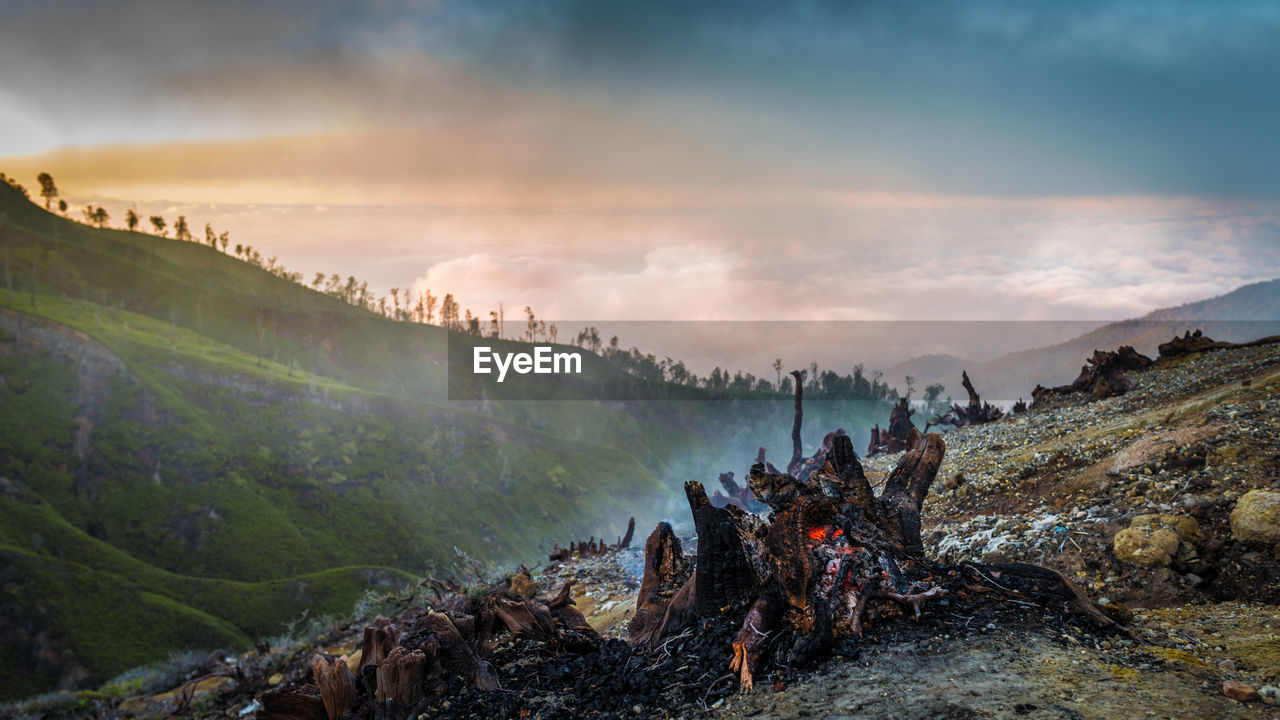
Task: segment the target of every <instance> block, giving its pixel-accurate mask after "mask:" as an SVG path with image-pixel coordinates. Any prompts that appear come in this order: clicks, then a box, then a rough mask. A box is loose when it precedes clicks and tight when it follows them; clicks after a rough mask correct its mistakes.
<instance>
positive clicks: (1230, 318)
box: [885, 278, 1280, 404]
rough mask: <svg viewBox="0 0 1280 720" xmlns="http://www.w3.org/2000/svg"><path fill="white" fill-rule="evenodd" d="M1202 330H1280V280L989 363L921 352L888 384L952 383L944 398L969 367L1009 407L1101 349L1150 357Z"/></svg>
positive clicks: (1072, 373)
mask: <svg viewBox="0 0 1280 720" xmlns="http://www.w3.org/2000/svg"><path fill="white" fill-rule="evenodd" d="M1194 329H1200V330H1203V331H1204V333H1205V334H1206V335H1208V336H1209V337H1212V338H1213V339H1215V340H1226V341H1229V342H1245V341H1248V340H1254V339H1256V338H1259V337H1264V336H1267V335H1275V334H1278V333H1280V278H1277V279H1275V280H1267V281H1263V282H1256V283H1251V284H1249V285H1244V286H1241V287H1239V288H1236V289H1235V290H1232V291H1231V292H1228V293H1225V294H1223V295H1219V296H1217V297H1212V298H1208V299H1206V300H1200V301H1197V302H1192V303H1186V304H1184V305H1179V306H1177V307H1171V308H1161V309H1158V310H1153V311H1151V312H1149V313H1147V314H1146V315H1144V316H1142V317H1141V318H1136V319H1132V320H1121V321H1119V322H1114V323H1110V324H1107V325H1104V326H1102V327H1100V328H1097V329H1096V330H1092V331H1090V332H1087V333H1085V334H1083V335H1080V336H1079V337H1075V338H1072V339H1070V340H1067V341H1065V342H1061V343H1058V344H1055V345H1050V346H1047V347H1040V348H1031V349H1027V350H1021V351H1018V352H1013V353H1008V354H1005V355H1001V356H1000V357H997V358H994V359H992V360H988V361H985V362H980V361H974V360H965V359H964V358H958V357H955V356H952V355H923V356H920V357H915V358H911V359H909V360H905V361H903V362H900V363H897V364H896V365H894V366H892V367H891V368H889V369H888V370H886V371H885V376H886V377H888V378H889V379H890V382H894V381H900V380H901V378H903V377H905V376H907V375H910V376H911V377H912V378H913V380H914V381H915V382H914V384H915V387H917V388H923V387H925V386H927V385H930V384H932V383H942V385H943V386H945V387H946V391H945V392H944V393H943V395H944V396H945V395H948V394H949V395H951V397H952V398H956V399H962V398H964V397H966V395H965V391H964V389H963V388H962V387H961V385H960V372H961V370H967V371H968V372H969V377H970V378H972V380H973V383H974V385H975V387H976V388H977V390H978V393H979V394H981V395H982V397H983V399H984V400H989V401H990V402H993V403H1000V404H1010V403H1012V402H1014V401H1016V400H1018V399H1019V398H1022V399H1026V400H1030V398H1031V390H1032V388H1034V387H1035V386H1036V385H1037V384H1039V385H1060V384H1065V383H1068V382H1071V381H1072V380H1073V379H1075V377H1076V375H1077V374H1079V372H1080V368H1081V366H1083V365H1084V363H1085V358H1086V357H1088V356H1089V354H1090V353H1092V352H1093V351H1094V350H1095V349H1098V350H1114V349H1115V348H1117V347H1119V346H1121V345H1132V346H1133V347H1134V348H1135V349H1136V350H1137V351H1138V352H1140V353H1143V354H1145V355H1149V356H1151V357H1155V356H1156V354H1157V353H1158V347H1159V345H1160V343H1162V342H1166V341H1167V340H1169V338H1171V337H1173V336H1174V335H1175V334H1181V333H1183V332H1184V331H1186V330H1194Z"/></svg>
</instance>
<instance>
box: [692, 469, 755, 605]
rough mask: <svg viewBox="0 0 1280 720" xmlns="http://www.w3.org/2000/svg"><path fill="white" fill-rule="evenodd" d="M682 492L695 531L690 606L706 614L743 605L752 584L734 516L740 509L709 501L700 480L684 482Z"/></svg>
mask: <svg viewBox="0 0 1280 720" xmlns="http://www.w3.org/2000/svg"><path fill="white" fill-rule="evenodd" d="M684 492H685V497H687V498H688V500H689V509H690V510H691V511H692V512H693V525H694V528H695V529H696V531H697V533H698V558H697V568H698V592H697V595H696V596H695V598H694V610H695V611H696V612H697V613H698V614H699V615H701V616H703V617H707V616H710V615H713V614H715V613H717V612H719V611H720V610H721V609H722V608H725V607H737V606H740V605H745V604H746V603H748V602H750V601H751V600H752V598H753V597H754V595H755V592H756V587H755V583H754V578H755V572H754V571H753V570H752V569H751V566H750V565H749V564H748V562H747V556H746V551H745V550H744V549H743V547H742V539H741V537H740V535H739V532H738V527H739V524H738V522H737V520H736V517H735V513H741V511H740V510H738V509H737V508H727V507H725V508H718V507H715V506H714V505H712V504H711V500H710V499H709V498H708V497H707V492H706V490H705V489H704V488H703V487H702V483H700V482H697V481H690V482H687V483H685V484H684Z"/></svg>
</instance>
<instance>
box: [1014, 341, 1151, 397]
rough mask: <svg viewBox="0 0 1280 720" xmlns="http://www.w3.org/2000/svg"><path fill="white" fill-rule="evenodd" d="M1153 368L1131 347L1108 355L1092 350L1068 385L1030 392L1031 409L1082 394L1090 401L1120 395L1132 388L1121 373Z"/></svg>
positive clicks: (1128, 346)
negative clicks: (1078, 372) (1060, 398)
mask: <svg viewBox="0 0 1280 720" xmlns="http://www.w3.org/2000/svg"><path fill="white" fill-rule="evenodd" d="M1152 364H1153V361H1152V360H1151V358H1149V357H1147V356H1146V355H1143V354H1141V353H1139V352H1138V351H1137V350H1134V349H1133V346H1132V345H1122V346H1120V348H1119V349H1117V350H1112V351H1110V352H1108V351H1103V350H1094V351H1093V355H1092V356H1091V357H1090V358H1089V360H1088V363H1087V364H1085V366H1084V367H1082V368H1080V375H1079V376H1078V377H1077V378H1076V379H1075V380H1074V381H1073V382H1072V383H1071V384H1070V385H1059V386H1058V387H1053V388H1046V387H1044V386H1042V385H1037V386H1036V387H1035V389H1034V390H1032V391H1031V407H1032V408H1033V409H1034V408H1037V407H1043V406H1044V405H1045V404H1046V403H1047V402H1048V401H1049V400H1050V399H1051V398H1053V397H1057V396H1062V395H1070V394H1073V393H1086V394H1088V396H1089V398H1090V399H1091V400H1102V399H1104V398H1109V397H1114V396H1116V395H1123V394H1125V393H1127V392H1129V391H1130V390H1132V389H1133V388H1134V382H1133V380H1131V379H1130V378H1129V377H1128V375H1126V374H1125V373H1127V372H1129V371H1131V370H1145V369H1147V368H1149V367H1151V365H1152Z"/></svg>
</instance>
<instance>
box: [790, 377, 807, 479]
mask: <svg viewBox="0 0 1280 720" xmlns="http://www.w3.org/2000/svg"><path fill="white" fill-rule="evenodd" d="M791 376H792V377H794V378H795V379H796V419H795V422H794V423H792V425H791V462H789V463H787V470H788V471H789V472H795V467H796V466H797V465H799V464H800V462H801V461H802V460H803V459H804V447H803V445H801V443H800V425H801V423H803V422H804V406H803V404H802V402H801V401H802V400H803V398H804V373H802V372H801V371H799V370H792V371H791Z"/></svg>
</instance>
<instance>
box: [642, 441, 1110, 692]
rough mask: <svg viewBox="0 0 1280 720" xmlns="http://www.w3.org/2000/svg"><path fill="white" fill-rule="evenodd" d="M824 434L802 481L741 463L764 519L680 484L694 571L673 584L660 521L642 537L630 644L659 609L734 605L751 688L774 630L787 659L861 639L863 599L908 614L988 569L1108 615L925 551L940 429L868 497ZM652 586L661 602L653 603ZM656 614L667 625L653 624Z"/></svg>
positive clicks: (1030, 571)
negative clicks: (641, 571)
mask: <svg viewBox="0 0 1280 720" xmlns="http://www.w3.org/2000/svg"><path fill="white" fill-rule="evenodd" d="M916 434H917V435H918V434H919V433H918V431H917V433H916ZM831 437H832V440H831V447H830V450H829V451H828V452H827V454H826V458H825V460H824V462H823V464H822V466H821V467H819V468H818V469H817V470H815V471H813V472H811V473H809V475H808V476H807V477H805V478H803V479H802V478H799V477H796V476H794V475H792V474H790V473H778V472H776V471H772V470H770V469H769V468H767V467H766V466H765V465H764V464H762V463H757V464H755V465H753V466H752V467H751V470H750V472H749V473H748V475H747V483H748V485H749V486H750V488H751V490H752V492H753V493H754V494H755V496H756V498H757V499H758V500H759V501H760V502H762V503H765V504H766V505H768V506H769V508H770V509H771V510H772V512H771V513H770V515H769V517H768V518H767V519H766V518H761V517H759V516H757V515H752V514H748V513H743V512H741V511H740V510H738V509H737V508H734V507H724V508H716V507H713V506H712V505H711V504H710V503H709V502H708V501H707V497H706V493H705V491H704V490H703V489H702V486H701V485H700V484H698V483H688V484H686V486H685V494H686V497H687V498H688V501H689V507H690V511H691V512H692V514H693V519H694V525H695V527H696V528H697V531H698V556H697V559H696V562H695V564H694V568H693V572H692V573H690V575H689V577H688V579H687V580H686V581H685V582H684V584H683V585H681V586H679V587H678V588H674V587H672V584H673V582H674V581H675V579H676V577H677V576H678V574H679V573H676V572H673V565H674V563H673V561H671V560H670V559H669V558H670V553H671V552H672V550H673V549H678V547H679V546H678V544H677V543H675V542H673V538H672V537H670V536H669V532H670V530H669V528H665V529H664V527H663V526H661V525H660V526H659V528H658V529H657V530H655V531H654V535H652V536H650V543H648V544H646V560H645V578H644V581H643V583H642V585H641V595H640V598H639V603H640V606H641V607H645V606H646V603H648V604H649V606H648V607H646V613H647V615H646V617H647V619H646V620H644V621H643V622H635V623H633V627H632V628H631V629H632V632H631V640H632V642H634V643H642V644H647V645H650V646H652V645H656V644H658V643H660V642H661V641H662V640H663V638H665V637H668V636H670V635H671V634H672V632H673V625H672V623H671V622H670V621H668V620H667V619H668V618H673V617H676V616H678V617H679V619H680V624H679V625H677V626H674V627H684V626H687V625H688V624H689V623H690V622H691V620H692V618H694V617H699V618H707V617H713V616H716V615H718V614H721V613H726V612H729V613H735V614H740V616H741V617H742V618H743V621H742V629H741V631H740V632H739V633H738V635H737V637H736V639H735V640H734V642H733V658H732V660H731V661H730V667H731V669H732V670H733V671H734V672H736V673H738V675H739V677H740V679H741V682H742V687H743V688H744V689H750V688H751V686H752V683H753V681H754V677H755V673H756V671H757V669H758V668H759V663H760V662H761V658H763V657H764V656H765V654H766V650H767V649H769V647H770V644H771V643H774V642H777V639H778V638H780V637H787V638H791V639H790V640H789V641H788V644H787V646H785V647H781V648H774V649H775V650H778V651H779V653H780V655H781V656H782V657H784V658H785V662H786V664H787V665H789V666H794V665H798V664H801V663H804V662H805V661H806V660H808V659H809V658H811V657H814V656H815V655H817V654H819V653H822V652H824V651H825V650H827V649H828V648H830V647H831V646H832V644H833V642H834V641H835V640H836V639H837V638H839V637H841V636H845V635H854V636H860V635H861V633H862V629H863V622H864V618H865V617H866V613H867V610H868V608H869V607H870V606H871V605H872V604H873V603H883V602H889V603H891V604H895V605H897V606H900V607H902V608H904V609H905V610H906V612H907V613H908V614H911V615H916V616H918V615H919V614H920V612H921V611H922V610H923V608H924V607H925V605H926V603H927V602H928V601H930V600H932V599H934V598H938V597H941V596H943V595H946V594H948V593H952V592H956V591H958V590H961V589H963V587H964V583H974V582H976V583H980V584H984V585H985V584H987V583H986V582H984V581H983V580H982V577H983V576H984V573H986V577H987V580H988V581H990V580H991V573H995V575H997V576H1000V577H1001V578H1002V582H1001V583H1000V584H999V585H1000V586H1001V587H1004V586H1005V585H1006V583H1007V584H1016V582H1017V580H1018V578H1033V579H1034V583H1035V585H1034V587H1035V588H1037V589H1036V591H1035V592H1036V593H1037V595H1019V597H1038V598H1044V597H1052V598H1056V599H1059V600H1063V601H1065V602H1067V603H1068V604H1069V605H1072V606H1078V607H1079V609H1080V610H1081V611H1082V612H1084V613H1085V614H1086V615H1088V616H1089V617H1090V618H1091V619H1093V620H1095V621H1097V622H1099V623H1102V624H1107V623H1109V622H1110V621H1109V620H1107V619H1106V618H1105V616H1102V615H1101V613H1099V612H1098V611H1097V608H1095V607H1093V605H1092V603H1091V602H1090V601H1089V600H1088V598H1087V597H1085V596H1084V595H1083V593H1082V592H1081V591H1080V590H1079V588H1076V587H1075V586H1074V585H1073V584H1071V582H1070V581H1069V580H1067V579H1066V578H1064V577H1062V576H1061V575H1060V574H1057V573H1054V572H1053V571H1049V570H1046V569H1043V568H1037V567H1035V566H1029V565H1027V566H1024V565H1019V564H1016V563H1015V564H1008V565H1003V566H999V567H997V566H977V565H974V566H942V565H938V564H936V563H933V562H931V561H929V560H928V559H927V558H926V557H925V554H924V546H923V543H922V540H921V523H920V513H921V509H922V507H923V504H924V500H925V498H926V496H927V495H928V492H929V488H930V486H931V485H932V484H933V481H934V478H935V477H936V476H937V473H938V468H939V466H940V465H941V463H942V459H943V456H944V455H945V453H946V444H945V442H944V441H943V439H942V437H941V436H939V435H937V434H929V435H924V436H919V437H918V439H916V440H915V441H914V443H913V445H912V447H911V448H910V449H909V450H908V451H907V452H906V453H905V454H904V455H903V456H902V458H901V460H899V462H898V465H897V467H896V468H895V469H894V470H893V472H892V473H891V474H890V476H889V478H888V479H887V481H886V483H885V487H884V490H883V491H882V492H881V494H880V495H879V496H876V495H875V494H874V492H873V491H872V488H871V484H870V482H868V480H867V477H866V475H865V473H864V472H863V469H862V465H861V464H860V463H859V462H858V460H857V456H856V455H855V454H854V451H853V444H852V442H851V441H850V439H849V437H848V436H847V435H835V434H834V433H833V434H832V435H831ZM650 551H652V555H651V554H650ZM658 587H662V588H663V589H664V593H666V595H665V596H669V597H670V599H669V600H666V601H661V600H660V601H658V602H657V603H654V601H653V598H654V597H655V595H654V588H658ZM991 591H992V592H995V591H996V590H995V589H991ZM665 596H664V597H665ZM659 611H660V614H661V615H662V617H663V619H664V621H667V626H666V627H662V623H661V622H659V623H657V624H655V623H654V622H653V621H652V618H653V617H655V616H657V615H658V614H659ZM1099 618H1100V619H1099ZM639 620H640V612H639V611H637V621H639ZM782 631H787V632H782Z"/></svg>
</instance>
